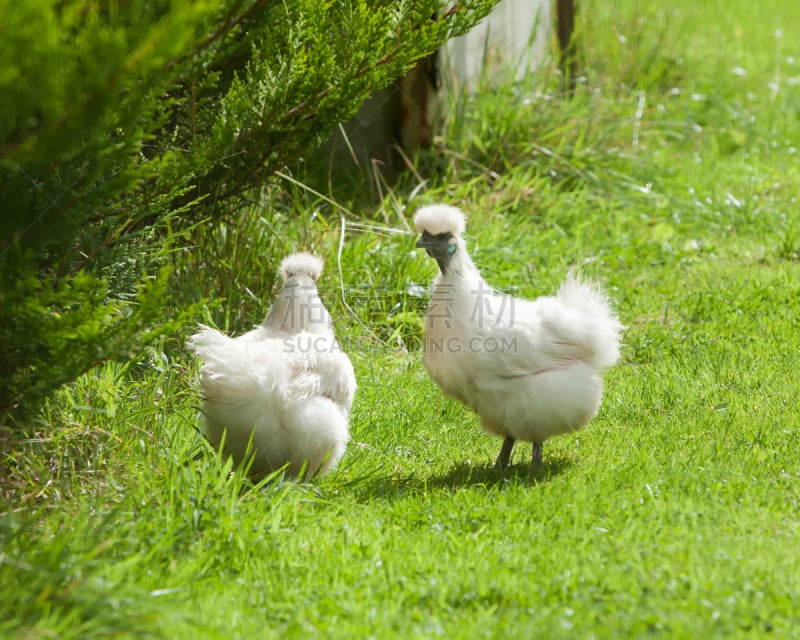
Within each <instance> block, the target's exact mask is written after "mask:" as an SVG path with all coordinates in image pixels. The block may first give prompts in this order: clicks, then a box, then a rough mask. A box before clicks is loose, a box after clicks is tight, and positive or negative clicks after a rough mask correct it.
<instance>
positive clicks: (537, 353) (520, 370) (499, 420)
mask: <svg viewBox="0 0 800 640" xmlns="http://www.w3.org/2000/svg"><path fill="white" fill-rule="evenodd" d="M426 209H427V208H426ZM421 213H425V214H427V213H428V212H427V211H424V210H423V211H421ZM448 215H449V216H451V214H450V213H449V212H448ZM422 219H423V222H425V221H426V219H427V218H426V216H424V215H423V216H422ZM415 222H417V227H418V229H420V231H422V230H426V231H427V230H428V228H427V227H425V226H421V225H420V221H419V220H415ZM450 225H451V227H456V228H457V227H458V225H457V224H455V223H453V222H450ZM437 230H438V229H437ZM429 233H432V232H429ZM456 242H457V251H455V252H454V255H453V258H452V262H451V263H449V264H448V266H447V271H446V273H444V274H441V273H440V274H439V275H438V276H437V278H436V280H435V281H434V283H433V291H432V296H431V301H430V304H429V307H428V311H427V313H426V319H425V331H426V333H425V340H426V343H425V353H424V363H425V366H426V368H427V370H428V372H429V373H430V375H431V377H432V378H433V380H434V381H435V382H436V383H437V384H438V385H439V386H440V387H441V388H442V390H443V391H444V392H445V394H446V395H449V396H451V397H453V398H456V399H458V400H460V401H461V402H463V403H464V404H466V405H467V406H468V407H470V408H472V409H473V410H474V411H476V412H477V413H478V416H479V417H480V419H481V422H482V424H483V426H484V427H485V428H486V429H487V430H488V431H490V432H492V433H495V434H497V435H502V436H511V437H513V438H515V439H518V440H523V441H528V442H534V443H542V442H543V441H544V440H545V439H547V438H550V437H552V436H555V435H558V434H561V433H566V432H569V431H574V430H576V429H578V428H580V427H582V426H584V425H585V424H587V423H588V422H589V421H590V420H591V419H592V418H593V417H594V416H595V414H596V413H597V411H598V409H599V406H600V400H601V397H602V392H603V383H602V380H601V378H600V375H599V374H600V372H601V371H602V370H603V369H605V368H606V367H608V366H610V365H612V364H614V363H615V362H616V361H617V359H618V358H619V348H620V346H619V345H620V331H621V330H622V325H621V324H620V322H619V320H618V319H617V317H616V315H615V314H614V312H613V311H612V309H611V306H610V304H609V302H608V299H607V298H606V296H605V294H604V293H603V292H602V290H601V289H600V288H598V287H597V286H596V285H594V284H592V283H589V282H584V281H581V279H580V278H579V277H578V276H577V275H576V274H574V273H570V274H569V275H568V276H567V278H566V280H565V281H564V283H563V284H562V285H561V288H560V289H559V291H558V293H557V294H556V295H555V296H544V297H540V298H537V299H535V300H524V299H521V298H513V297H511V296H507V295H500V294H497V293H495V292H494V291H492V289H491V288H490V287H489V285H488V284H486V282H485V281H484V280H483V279H482V278H481V276H480V273H479V272H478V270H477V268H476V267H475V266H474V264H473V263H472V261H471V259H470V258H469V255H468V254H467V253H466V248H465V245H464V243H463V240H462V239H461V238H460V237H457V239H456Z"/></svg>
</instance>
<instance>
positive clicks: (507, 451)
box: [494, 436, 515, 469]
mask: <svg viewBox="0 0 800 640" xmlns="http://www.w3.org/2000/svg"><path fill="white" fill-rule="evenodd" d="M514 442H515V440H514V438H512V437H511V436H506V439H505V440H503V446H502V447H500V455H499V456H497V461H496V462H495V463H494V468H495V469H503V468H504V467H507V466H508V463H509V461H510V460H511V450H512V449H513V448H514Z"/></svg>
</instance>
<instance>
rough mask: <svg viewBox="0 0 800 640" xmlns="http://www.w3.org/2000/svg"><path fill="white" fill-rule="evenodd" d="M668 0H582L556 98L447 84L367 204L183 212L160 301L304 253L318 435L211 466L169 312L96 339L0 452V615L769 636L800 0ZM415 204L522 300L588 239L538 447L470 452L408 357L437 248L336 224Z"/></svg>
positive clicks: (123, 630)
mask: <svg viewBox="0 0 800 640" xmlns="http://www.w3.org/2000/svg"><path fill="white" fill-rule="evenodd" d="M664 7H665V5H664V4H663V3H656V2H633V1H624V2H623V1H620V2H614V3H608V4H601V3H599V2H590V3H582V4H581V11H582V14H581V25H580V27H581V30H580V34H581V47H580V49H581V57H582V61H583V64H584V65H585V70H586V78H585V81H582V82H581V83H579V85H578V90H577V92H576V95H575V97H574V98H573V99H572V100H571V101H567V100H564V99H562V98H560V97H559V96H558V94H557V92H556V87H557V84H558V82H557V78H556V77H554V76H553V74H552V73H551V72H550V71H549V70H547V69H545V70H543V71H542V73H541V74H538V75H536V76H535V77H532V78H530V79H529V80H528V81H526V82H524V83H517V84H511V83H500V84H499V85H498V86H497V87H496V88H495V89H494V90H492V91H488V90H485V91H481V92H479V94H478V95H476V96H474V97H472V98H469V99H467V98H464V97H453V98H452V100H451V113H453V114H457V115H458V117H457V118H451V119H449V120H448V121H447V122H446V123H445V125H444V127H443V131H442V136H441V138H440V140H439V144H438V147H437V149H436V152H435V153H431V154H429V155H428V156H422V157H420V158H419V159H418V171H419V173H420V175H421V176H422V177H423V178H426V179H429V180H430V182H429V183H428V184H427V185H426V186H424V187H421V188H418V187H419V184H418V180H417V179H416V178H415V177H413V176H411V175H408V176H405V177H404V178H402V179H401V182H400V183H398V184H397V185H395V186H394V189H393V192H392V194H391V197H387V199H386V201H385V202H383V203H380V206H379V207H376V206H374V205H372V206H366V205H365V204H364V203H363V201H359V200H357V199H356V200H351V199H347V198H345V197H344V196H341V195H340V194H336V193H330V194H326V196H325V198H321V197H318V196H316V195H314V194H313V193H312V192H310V191H308V190H306V189H304V188H302V187H300V186H298V185H297V184H295V183H292V182H288V181H284V182H283V184H282V188H281V189H273V190H269V191H268V192H267V194H266V196H265V199H264V201H263V202H262V203H261V204H260V205H259V206H254V207H253V209H252V211H251V213H250V215H249V216H247V217H245V218H244V219H241V220H237V221H235V224H233V221H231V223H229V224H221V225H218V226H216V227H215V228H213V229H212V228H204V227H199V228H197V229H195V230H194V231H193V232H192V234H191V236H190V241H191V248H189V249H187V250H186V252H185V253H182V254H176V256H175V260H176V264H177V272H176V274H177V275H176V277H177V283H176V288H175V299H174V300H171V301H165V309H169V308H170V307H171V306H172V305H177V304H182V303H185V302H187V301H194V300H198V299H201V298H204V297H205V298H208V299H209V300H210V301H211V302H210V303H209V306H208V313H207V314H206V316H205V317H203V318H197V320H198V322H201V321H202V322H212V323H214V324H216V325H217V326H219V327H222V328H225V329H227V330H231V331H236V332H241V331H244V330H246V329H248V328H249V327H250V326H251V325H252V324H255V323H257V322H259V321H260V320H261V319H262V318H263V315H264V314H265V312H266V310H267V308H268V307H269V304H270V300H271V298H272V296H273V295H274V293H275V286H276V283H275V270H276V266H277V262H278V261H279V260H280V258H281V257H282V256H283V255H284V254H285V253H286V252H288V251H291V250H293V249H299V248H304V249H312V250H315V251H317V252H319V253H321V254H322V255H324V256H325V257H326V261H327V268H326V271H325V274H324V275H323V281H322V285H321V286H322V289H321V290H322V296H323V298H324V300H325V302H326V304H327V305H328V308H329V309H330V310H331V312H332V313H333V314H334V316H335V318H336V324H337V331H338V333H339V335H340V337H341V340H342V343H343V345H344V346H345V348H346V350H347V351H348V352H349V354H350V356H351V359H352V360H353V363H354V366H355V368H356V374H357V377H358V382H359V391H358V393H357V395H356V400H355V405H354V410H353V415H352V421H351V429H352V436H353V440H352V443H351V445H350V446H349V449H348V452H347V454H346V456H345V458H344V459H343V461H342V464H341V466H340V468H339V470H338V471H337V472H335V473H333V474H331V475H329V476H328V477H326V478H323V479H320V480H317V481H314V482H313V483H311V484H307V485H304V484H291V483H283V482H264V483H262V484H260V485H257V486H253V485H251V484H249V483H248V482H246V481H244V480H243V479H242V478H241V476H240V475H238V474H237V473H231V470H230V468H229V467H228V466H226V463H225V462H224V461H223V460H221V459H220V457H219V456H217V455H215V453H214V452H213V451H211V450H210V448H209V447H208V446H206V445H205V444H204V443H203V442H202V440H201V439H200V438H199V436H198V435H197V432H196V415H197V409H198V404H199V402H198V398H197V391H196V388H195V381H196V373H197V363H196V362H195V361H194V360H193V359H192V358H191V356H190V354H189V353H188V352H187V351H186V350H185V349H184V347H183V341H184V340H185V338H186V336H187V335H188V334H189V333H190V332H191V330H192V327H186V330H185V333H184V334H183V335H180V336H175V339H174V341H172V342H170V343H165V344H164V345H163V350H162V351H161V352H158V353H153V354H152V355H151V357H149V358H148V359H146V360H144V361H142V362H136V363H129V364H127V365H124V366H123V365H114V364H107V365H104V366H102V367H100V368H98V369H97V370H95V371H93V372H91V374H89V375H87V376H85V377H83V378H82V379H80V380H79V381H78V382H77V383H75V384H73V385H70V386H69V387H67V388H65V389H64V390H63V391H62V392H61V393H60V394H59V395H58V396H57V397H56V398H54V399H53V400H52V402H50V403H49V405H48V407H47V410H46V411H45V412H44V413H43V414H42V416H41V418H40V420H39V422H37V423H36V424H32V425H31V428H30V438H28V439H26V440H25V441H21V442H17V443H14V446H13V447H12V448H10V449H9V450H8V451H7V452H6V457H5V460H4V467H5V471H4V473H5V475H4V486H3V490H4V494H3V503H2V506H3V509H2V511H3V514H2V516H0V539H2V550H1V551H0V634H3V635H5V636H8V637H15V638H50V637H58V638H90V637H137V638H139V637H148V636H150V637H164V638H198V637H204V638H205V637H208V638H245V637H257V638H287V637H306V636H309V635H317V636H319V637H326V638H327V637H340V638H353V637H375V638H392V637H397V638H409V637H410V638H435V637H444V638H477V637H497V638H505V637H520V638H524V637H545V638H592V637H594V638H610V637H623V638H624V637H668V638H682V637H683V638H695V637H719V638H731V637H753V638H761V637H764V635H765V633H766V632H771V633H770V637H776V638H778V637H780V638H792V637H796V636H797V633H798V631H799V630H800V614H798V609H797V602H798V601H800V504H799V502H800V459H799V458H798V455H797V451H798V450H800V418H799V417H798V416H800V408H799V407H798V389H800V373H798V372H799V371H800V362H798V360H799V358H798V355H800V311H798V309H799V308H800V304H798V300H799V299H800V215H798V211H797V202H796V197H797V193H798V191H799V190H800V171H799V170H798V159H797V154H798V151H797V150H798V148H800V43H798V41H797V39H796V38H795V37H794V31H793V25H796V24H798V23H800V4H797V3H790V2H772V3H769V2H768V3H766V4H763V3H762V4H761V5H754V4H752V3H745V2H739V1H737V2H721V1H719V0H718V1H716V2H707V3H697V2H689V1H688V0H679V1H678V2H673V3H669V5H668V6H667V8H664ZM778 29H782V36H781V37H777V35H776V31H777V30H778ZM778 35H780V34H778ZM637 112H639V113H640V115H637ZM299 180H300V181H301V182H302V178H299ZM331 199H333V200H334V201H337V202H338V204H339V205H340V206H341V207H344V208H345V209H346V210H348V211H349V213H346V214H344V218H345V221H346V226H345V237H344V243H343V245H342V250H341V261H339V260H338V251H339V243H340V238H341V236H340V234H341V231H342V226H341V223H340V219H339V215H340V213H341V211H342V210H341V209H340V208H338V207H334V206H332V205H331V203H330V200H331ZM433 201H446V202H451V203H455V204H458V205H460V206H462V207H463V208H464V209H465V210H466V211H467V212H468V213H469V214H470V225H469V227H468V246H469V248H470V250H471V252H472V255H473V258H474V260H475V261H476V263H477V264H478V265H479V266H480V267H481V268H482V270H483V272H484V275H485V277H486V278H487V280H489V282H490V283H491V284H493V285H495V286H497V287H499V288H502V289H505V290H509V291H513V292H515V293H516V294H518V295H525V296H531V297H532V296H536V295H540V294H542V293H549V292H552V291H553V289H554V288H555V287H556V286H557V285H558V283H559V281H560V280H561V279H562V278H563V277H564V275H565V273H566V271H567V269H568V268H569V266H570V265H572V264H576V263H578V264H584V270H585V271H586V272H588V273H589V274H590V275H592V276H593V277H596V278H598V279H600V280H601V281H603V282H604V283H605V284H606V286H607V288H608V290H609V292H610V295H611V296H612V298H613V300H614V302H615V305H616V306H617V308H618V310H619V312H620V315H621V317H622V320H623V322H624V323H625V324H626V325H627V326H628V329H627V331H626V334H625V347H624V350H623V358H622V360H621V362H620V363H619V364H618V365H617V366H616V367H614V368H613V369H611V370H610V371H609V372H608V373H607V375H606V394H605V400H604V405H603V408H602V410H601V412H600V414H599V415H598V417H597V418H596V419H595V420H594V422H593V423H592V424H591V425H590V426H589V427H587V428H586V429H584V430H582V431H580V432H578V433H576V434H574V435H570V436H564V437H560V438H557V439H554V440H550V441H548V442H547V443H546V444H545V448H544V458H545V464H544V467H543V469H541V470H539V471H537V472H531V471H530V470H529V469H528V466H527V460H528V455H529V449H528V448H527V447H519V449H518V450H517V451H516V452H515V453H516V455H515V458H514V465H513V466H512V467H511V468H510V469H509V470H507V471H495V470H493V469H492V468H491V463H492V461H493V458H494V457H495V456H496V454H497V451H498V450H499V446H500V442H499V440H498V439H496V438H493V437H491V436H489V435H487V434H485V433H483V432H482V431H481V429H480V428H479V426H478V422H477V419H476V418H475V416H474V415H472V414H470V413H469V412H468V411H467V410H466V409H464V408H463V407H462V406H460V405H459V404H457V403H455V402H452V401H450V400H446V399H444V398H443V396H442V394H441V393H440V391H439V390H438V389H437V388H436V387H435V385H434V384H433V383H432V382H431V381H430V379H429V378H428V376H427V374H426V372H425V370H424V367H423V365H422V361H421V353H420V351H419V338H420V332H421V324H420V322H419V318H420V317H421V314H422V313H423V311H424V308H425V304H426V300H425V295H424V292H423V293H420V286H421V287H423V288H426V287H427V284H428V282H429V281H430V279H431V278H432V276H433V275H434V273H435V265H434V264H433V263H432V261H430V260H429V259H427V258H426V257H424V256H423V255H421V254H420V253H419V252H416V251H415V250H414V248H413V245H414V236H413V235H412V234H411V233H399V234H389V233H382V232H380V231H379V230H377V229H376V228H375V227H374V226H373V227H372V228H370V229H367V230H365V229H364V226H363V225H365V224H367V225H380V226H388V227H392V228H396V229H398V230H406V231H408V230H409V220H410V217H411V215H412V214H413V211H414V209H415V208H416V207H417V206H418V205H419V204H420V203H423V202H424V203H427V202H433ZM339 266H341V272H342V277H343V279H342V280H340V277H339V271H338V267H339ZM342 291H344V297H343V296H342Z"/></svg>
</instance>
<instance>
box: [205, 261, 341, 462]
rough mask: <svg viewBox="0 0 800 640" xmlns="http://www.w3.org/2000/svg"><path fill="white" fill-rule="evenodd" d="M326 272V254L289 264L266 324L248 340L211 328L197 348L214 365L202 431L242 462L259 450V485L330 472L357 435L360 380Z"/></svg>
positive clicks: (208, 377)
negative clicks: (326, 291) (276, 477)
mask: <svg viewBox="0 0 800 640" xmlns="http://www.w3.org/2000/svg"><path fill="white" fill-rule="evenodd" d="M321 273H322V260H320V259H319V258H317V257H316V256H313V255H310V254H307V253H297V254H294V255H290V256H288V257H287V258H285V259H284V260H283V262H282V263H281V275H282V277H283V280H284V286H283V290H282V291H281V293H280V295H279V297H278V299H277V300H276V301H275V304H274V305H273V306H272V308H271V309H270V312H269V314H268V315H267V317H266V319H265V320H264V322H263V323H262V324H261V325H259V326H258V327H257V328H255V329H253V330H252V331H249V332H248V333H245V334H244V335H242V336H239V337H238V338H229V337H227V336H225V335H224V334H222V333H220V332H219V331H217V330H215V329H211V328H209V327H202V328H201V330H200V331H199V332H198V333H196V334H195V335H194V336H192V338H191V340H190V346H191V348H192V349H193V350H194V351H195V352H196V353H197V354H198V355H199V356H201V357H202V359H203V361H204V363H203V366H202V368H201V369H200V376H201V377H200V386H201V390H202V396H203V412H202V418H201V422H202V430H203V432H204V434H205V435H206V437H208V439H209V440H210V441H211V442H212V443H213V444H214V445H215V446H219V444H220V443H221V442H223V441H224V450H225V452H226V453H227V454H228V455H230V456H232V457H233V459H234V461H235V462H236V463H237V464H241V463H242V462H243V461H244V460H245V457H246V454H247V451H248V446H249V445H250V446H251V453H252V465H251V467H250V474H251V475H253V476H256V477H258V476H262V475H264V474H267V473H269V472H271V471H275V470H277V469H280V468H281V467H283V466H284V465H288V467H287V475H289V476H292V477H297V476H299V475H300V473H301V471H302V470H303V469H305V470H306V471H305V475H306V476H311V475H313V474H315V473H318V474H320V475H321V474H324V473H326V472H328V471H330V470H332V469H334V468H336V466H337V464H338V463H339V460H340V459H341V457H342V455H343V454H344V451H345V447H346V446H347V442H348V440H349V437H350V436H349V428H348V420H349V413H350V406H351V405H352V402H353V395H354V394H355V391H356V379H355V374H354V372H353V366H352V364H351V363H350V359H349V358H348V357H347V355H346V354H345V353H344V352H343V351H342V350H341V349H340V348H339V345H338V343H337V342H336V338H335V337H334V334H333V328H332V322H331V317H330V315H329V314H328V311H327V310H326V309H325V306H324V305H323V304H322V301H321V300H320V298H319V295H318V293H317V286H316V280H317V279H318V278H319V276H320V274H321ZM251 438H252V443H250V441H251Z"/></svg>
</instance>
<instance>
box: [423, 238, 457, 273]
mask: <svg viewBox="0 0 800 640" xmlns="http://www.w3.org/2000/svg"><path fill="white" fill-rule="evenodd" d="M417 247H418V248H420V249H425V251H427V252H428V255H429V256H430V257H431V258H433V259H434V260H436V263H437V264H438V265H439V270H440V271H441V272H442V274H445V273H447V266H448V265H449V264H450V260H451V259H452V258H453V255H454V254H455V252H456V249H457V248H458V247H457V245H456V238H455V236H454V235H453V234H452V233H450V232H449V231H445V232H444V233H437V234H436V235H433V234H430V233H428V232H427V231H423V232H422V237H421V238H420V239H419V240H417Z"/></svg>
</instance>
